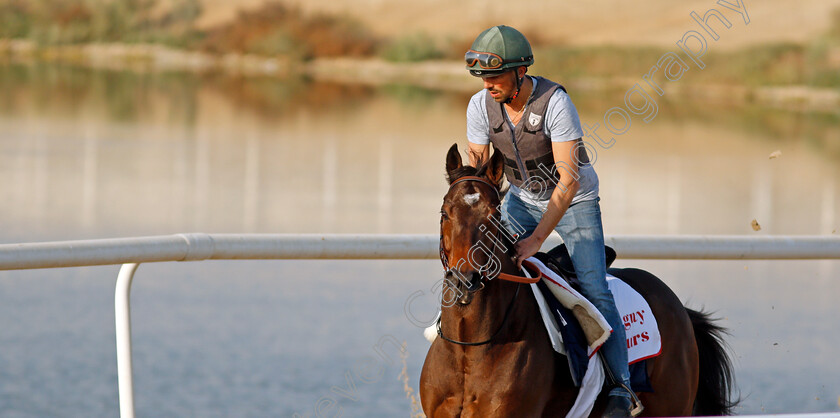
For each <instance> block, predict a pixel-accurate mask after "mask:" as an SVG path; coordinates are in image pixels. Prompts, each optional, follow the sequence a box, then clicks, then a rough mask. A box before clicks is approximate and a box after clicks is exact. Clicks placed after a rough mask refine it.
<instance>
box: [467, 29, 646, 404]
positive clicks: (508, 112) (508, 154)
mask: <svg viewBox="0 0 840 418" xmlns="http://www.w3.org/2000/svg"><path fill="white" fill-rule="evenodd" d="M465 58H466V63H467V69H468V70H469V71H470V74H472V75H473V76H476V77H480V78H481V79H482V80H483V81H484V89H483V90H481V91H479V92H478V93H476V94H475V95H473V96H472V98H471V99H470V102H469V105H468V107H467V139H468V140H469V158H470V163H471V164H472V165H473V166H475V165H476V164H477V163H478V162H479V161H485V162H486V161H488V160H489V156H490V150H489V144H490V143H492V144H493V145H494V147H495V149H496V151H497V152H501V153H502V154H503V155H504V161H505V167H504V171H505V175H506V177H507V180H508V182H509V183H510V189H509V190H508V192H507V194H506V195H505V197H504V200H503V203H502V220H503V222H505V223H506V224H507V225H508V228H509V229H510V230H511V232H513V233H517V234H519V237H518V242H516V243H515V251H516V261H517V263H518V264H519V265H520V266H521V263H522V260H524V259H526V258H528V257H531V256H532V255H534V254H535V253H536V252H537V251H538V250H539V249H540V246H541V245H542V244H543V242H544V241H545V240H546V238H547V237H548V235H549V234H550V233H551V231H552V230H555V231H557V233H558V234H560V237H561V238H562V239H563V241H564V243H565V244H566V247H567V248H568V251H569V254H570V255H571V259H572V263H573V264H574V268H575V270H576V271H577V275H578V278H579V280H580V287H581V289H580V290H581V293H582V294H583V295H584V296H585V297H586V298H587V299H589V300H590V301H591V302H592V303H593V304H594V305H595V306H596V307H597V308H598V310H600V311H601V313H602V314H603V315H604V317H605V318H606V319H607V322H609V324H610V326H611V327H612V329H613V332H612V335H611V336H610V338H609V339H608V340H607V342H606V343H604V345H603V346H602V348H601V353H602V355H603V358H604V360H605V366H606V368H607V369H608V374H609V375H610V376H612V380H613V383H614V385H615V386H614V387H613V388H612V389H611V390H610V392H609V397H608V403H607V408H606V410H605V416H631V411H633V410H634V409H635V413H636V414H638V413H639V412H640V410H641V408H640V407H641V405H640V404H639V405H633V403H634V401H635V402H638V400H637V399H636V398H635V396H634V395H633V392H632V389H631V387H630V372H629V371H628V366H627V347H626V341H625V333H624V324H623V322H622V321H621V318H620V317H619V314H618V310H617V309H616V305H615V301H614V299H613V296H612V293H610V291H609V289H608V287H607V282H606V261H605V255H604V232H603V227H602V224H601V210H600V205H599V200H600V198H599V197H598V175H597V174H596V173H595V169H594V168H593V166H592V164H590V162H589V158H588V156H587V153H586V148H585V147H584V146H583V142H582V140H581V138H582V137H583V132H582V130H581V125H580V119H579V117H578V114H577V110H576V109H575V106H574V104H572V101H571V99H570V98H569V96H568V95H567V94H566V90H565V88H563V86H561V85H559V84H557V83H555V82H553V81H550V80H548V79H545V78H543V77H532V76H529V75H527V74H526V73H527V72H528V66H529V65H531V64H533V63H534V57H533V53H532V52H531V45H530V43H529V42H528V40H527V39H526V38H525V36H524V35H522V33H520V32H519V31H517V30H516V29H514V28H511V27H509V26H494V27H492V28H490V29H487V30H485V31H484V32H482V33H481V34H479V35H478V37H477V38H476V40H475V41H474V42H473V44H472V46H471V47H470V49H469V51H467V53H466V55H465Z"/></svg>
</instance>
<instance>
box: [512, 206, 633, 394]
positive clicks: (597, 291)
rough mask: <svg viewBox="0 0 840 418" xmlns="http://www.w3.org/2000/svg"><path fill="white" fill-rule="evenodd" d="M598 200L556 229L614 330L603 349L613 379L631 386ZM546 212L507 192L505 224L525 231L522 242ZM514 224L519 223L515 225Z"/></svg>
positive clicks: (584, 287) (573, 209) (575, 209)
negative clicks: (610, 280)
mask: <svg viewBox="0 0 840 418" xmlns="http://www.w3.org/2000/svg"><path fill="white" fill-rule="evenodd" d="M599 201H600V198H598V199H596V200H585V201H582V202H577V203H574V204H572V205H571V206H569V209H568V210H566V213H565V214H564V215H563V218H562V219H560V222H559V223H558V224H557V227H555V228H554V230H555V231H557V233H558V234H560V238H562V239H563V242H564V243H565V244H566V247H567V248H568V250H569V255H571V256H572V264H573V265H574V266H575V271H576V272H577V276H578V279H579V280H580V286H581V289H580V293H581V294H583V296H585V297H586V298H587V299H589V301H590V302H592V304H593V305H595V307H596V308H598V310H599V311H600V312H601V314H602V315H604V318H605V319H606V320H607V322H608V323H609V324H610V326H611V327H612V329H613V332H612V334H611V335H610V337H609V338H608V339H607V341H606V342H605V343H604V345H603V346H602V347H601V353H602V354H603V357H604V361H605V362H606V365H607V367H608V368H609V369H610V371H611V372H612V375H613V377H614V378H615V379H616V380H617V381H620V382H621V383H624V384H625V385H627V387H628V388H629V387H630V371H629V370H628V366H627V342H626V337H625V335H624V323H623V321H622V320H621V318H620V316H619V315H618V309H616V307H615V299H613V295H612V292H610V290H609V288H608V287H607V279H606V276H607V265H606V263H607V262H606V256H605V255H604V228H603V226H602V224H601V206H600V204H599V203H598V202H599ZM542 215H543V212H542V210H541V209H540V208H538V207H536V206H534V205H533V204H531V203H529V202H526V201H524V200H523V199H520V198H519V197H517V196H514V195H513V194H511V193H508V194H507V196H505V198H504V201H503V202H502V221H503V222H505V224H506V225H508V229H510V230H511V231H512V232H513V233H517V232H522V230H524V231H525V232H524V233H522V234H521V236H520V237H519V239H523V238H525V237H527V236H528V235H530V234H531V233H533V232H534V229H536V228H537V224H539V222H540V219H542ZM513 221H515V222H516V223H518V226H516V224H513ZM610 394H611V395H623V396H628V397H629V396H630V394H629V393H627V392H626V391H624V390H619V389H615V390H613V392H612V393H610Z"/></svg>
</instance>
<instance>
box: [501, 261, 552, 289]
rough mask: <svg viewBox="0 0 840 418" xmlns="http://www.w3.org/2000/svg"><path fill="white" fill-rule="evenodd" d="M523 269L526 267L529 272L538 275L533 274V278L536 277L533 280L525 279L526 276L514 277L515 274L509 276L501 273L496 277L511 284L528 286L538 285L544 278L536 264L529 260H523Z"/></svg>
mask: <svg viewBox="0 0 840 418" xmlns="http://www.w3.org/2000/svg"><path fill="white" fill-rule="evenodd" d="M522 267H524V268H525V269H526V270H528V271H529V272H536V273H534V274H532V276H534V277H532V278H531V277H525V276H516V275H513V274H507V273H499V275H498V276H496V278H497V279H502V280H506V281H509V282H516V283H527V284H533V283H538V282H539V281H540V279H541V278H542V272H541V271H540V269H539V268H538V267H537V266H536V264H534V263H532V262H530V261H528V260H523V261H522Z"/></svg>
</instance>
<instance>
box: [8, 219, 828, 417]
mask: <svg viewBox="0 0 840 418" xmlns="http://www.w3.org/2000/svg"><path fill="white" fill-rule="evenodd" d="M438 239H439V237H438V236H437V235H335V234H333V235H305V234H304V235H302V234H200V233H194V234H177V235H165V236H153V237H134V238H116V239H98V240H86V241H63V242H46V243H26V244H0V270H16V269H38V268H53V267H78V266H95V265H111V264H122V265H123V266H122V268H121V269H120V272H119V275H118V277H117V285H116V291H115V294H114V309H115V322H116V339H117V380H118V384H119V397H120V416H122V417H125V418H128V417H131V418H133V417H134V390H133V375H132V367H131V312H130V303H129V302H130V296H131V282H132V279H133V277H134V273H135V272H136V270H137V267H138V266H139V263H148V262H159V261H199V260H267V259H277V260H279V259H436V258H438V256H439V255H438ZM558 243H559V239H558V238H557V237H552V238H549V240H548V241H547V242H546V243H545V245H544V247H551V246H554V245H556V244H558ZM606 243H607V245H610V246H611V247H613V248H614V249H615V250H616V252H617V253H618V255H619V257H620V258H633V259H730V260H731V259H774V260H791V259H840V236H755V237H744V236H649V235H648V236H627V235H619V236H608V237H607V238H606Z"/></svg>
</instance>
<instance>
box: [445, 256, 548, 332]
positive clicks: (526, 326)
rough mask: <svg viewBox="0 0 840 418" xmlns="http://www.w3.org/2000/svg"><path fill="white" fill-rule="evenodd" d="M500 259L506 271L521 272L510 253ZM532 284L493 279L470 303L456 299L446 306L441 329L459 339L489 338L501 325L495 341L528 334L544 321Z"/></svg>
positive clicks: (510, 272)
mask: <svg viewBox="0 0 840 418" xmlns="http://www.w3.org/2000/svg"><path fill="white" fill-rule="evenodd" d="M500 260H501V263H502V266H501V271H502V272H504V273H508V274H521V273H519V272H518V269H517V268H516V264H514V263H513V261H512V260H511V258H510V257H509V256H502V257H500ZM517 286H518V287H519V292H518V294H517ZM528 286H529V285H527V284H519V283H513V282H509V281H505V280H502V279H493V280H490V281H488V282H487V283H486V284H485V287H484V289H482V290H479V291H477V292H476V293H475V296H474V297H473V300H472V302H471V303H470V304H469V305H467V306H461V305H459V304H457V303H456V304H454V305H453V306H451V307H443V308H442V309H441V329H442V330H443V332H444V335H446V336H447V337H449V338H454V339H457V340H459V341H464V342H478V341H485V340H487V339H489V338H490V337H491V336H493V335H494V334H495V333H496V331H497V330H499V329H500V327H501V330H500V331H499V333H498V334H497V335H496V336H495V337H493V340H494V342H501V341H505V340H521V339H523V338H525V336H527V335H528V334H529V333H528V331H529V330H530V328H531V327H533V326H535V325H538V324H540V322H539V318H538V315H539V312H538V311H537V308H536V303H535V302H534V299H533V297H531V295H530V293H531V289H529V288H528ZM514 296H516V300H514ZM511 304H513V306H511V311H510V314H509V315H508V318H507V319H505V313H506V311H507V310H508V307H509V306H510V305H511Z"/></svg>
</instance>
